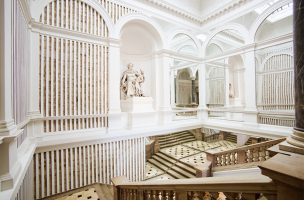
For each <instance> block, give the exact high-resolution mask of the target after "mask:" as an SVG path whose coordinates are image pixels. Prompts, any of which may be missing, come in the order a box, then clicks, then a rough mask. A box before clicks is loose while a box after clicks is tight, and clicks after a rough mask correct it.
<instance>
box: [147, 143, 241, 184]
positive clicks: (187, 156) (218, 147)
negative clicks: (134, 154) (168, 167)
mask: <svg viewBox="0 0 304 200" xmlns="http://www.w3.org/2000/svg"><path fill="white" fill-rule="evenodd" d="M233 148H236V144H235V143H232V142H229V141H225V140H222V141H216V142H212V143H207V142H203V141H193V142H187V143H183V144H180V145H175V146H172V147H168V148H164V149H161V150H160V151H161V152H163V153H165V154H167V155H168V156H171V157H174V158H176V159H179V160H180V161H182V162H185V163H187V164H191V165H194V166H195V165H198V164H203V163H205V162H206V160H207V159H206V153H204V151H207V150H208V151H212V152H221V151H226V150H229V149H233ZM146 179H148V180H164V179H173V177H171V176H170V175H168V174H166V173H165V172H164V171H163V170H161V169H159V168H157V167H156V166H154V165H152V164H150V163H147V164H146Z"/></svg>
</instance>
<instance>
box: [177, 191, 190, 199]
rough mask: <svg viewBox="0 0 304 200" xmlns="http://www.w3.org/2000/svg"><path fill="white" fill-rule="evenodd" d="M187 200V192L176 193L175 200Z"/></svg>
mask: <svg viewBox="0 0 304 200" xmlns="http://www.w3.org/2000/svg"><path fill="white" fill-rule="evenodd" d="M185 199H187V192H186V191H176V193H175V200H185Z"/></svg>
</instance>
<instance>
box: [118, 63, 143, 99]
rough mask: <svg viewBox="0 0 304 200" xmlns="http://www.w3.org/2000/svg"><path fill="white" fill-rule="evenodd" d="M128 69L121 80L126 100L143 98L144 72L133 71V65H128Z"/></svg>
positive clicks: (121, 87)
mask: <svg viewBox="0 0 304 200" xmlns="http://www.w3.org/2000/svg"><path fill="white" fill-rule="evenodd" d="M127 67H128V69H127V70H126V71H124V72H123V74H122V77H121V80H120V89H121V92H122V95H123V96H124V98H129V97H141V96H144V95H143V90H142V83H143V82H144V80H145V77H144V72H143V71H142V70H140V73H139V72H138V71H135V70H133V64H132V63H130V64H128V66H127Z"/></svg>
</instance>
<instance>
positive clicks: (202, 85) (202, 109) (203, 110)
mask: <svg viewBox="0 0 304 200" xmlns="http://www.w3.org/2000/svg"><path fill="white" fill-rule="evenodd" d="M198 89H199V106H198V110H199V111H198V118H199V119H201V120H205V119H207V118H208V112H207V106H206V94H207V86H206V65H205V64H204V63H203V64H201V65H199V67H198Z"/></svg>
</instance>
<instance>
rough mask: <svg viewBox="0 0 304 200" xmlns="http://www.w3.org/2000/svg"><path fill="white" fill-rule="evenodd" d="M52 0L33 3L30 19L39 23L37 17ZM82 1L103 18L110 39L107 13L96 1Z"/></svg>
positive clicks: (112, 30) (110, 26)
mask: <svg viewBox="0 0 304 200" xmlns="http://www.w3.org/2000/svg"><path fill="white" fill-rule="evenodd" d="M52 1H53V0H40V1H38V2H35V3H33V4H32V6H31V15H32V18H34V19H35V21H39V17H40V15H41V13H42V12H43V9H44V7H45V6H47V5H48V4H49V3H50V2H52ZM79 1H83V2H84V3H86V4H88V5H89V6H91V7H92V8H94V9H95V10H96V11H97V12H98V13H99V14H100V15H101V16H102V18H103V20H104V21H105V23H106V25H107V27H108V31H109V36H110V37H111V36H112V35H113V32H114V24H113V22H112V19H111V17H110V16H109V14H108V12H107V11H106V10H105V9H104V8H103V7H102V6H101V4H100V3H98V2H97V1H96V0H85V1H84V0H79Z"/></svg>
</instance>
